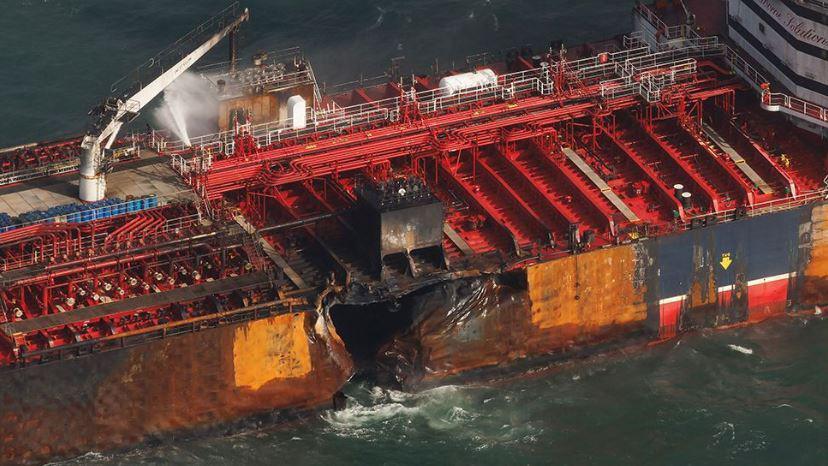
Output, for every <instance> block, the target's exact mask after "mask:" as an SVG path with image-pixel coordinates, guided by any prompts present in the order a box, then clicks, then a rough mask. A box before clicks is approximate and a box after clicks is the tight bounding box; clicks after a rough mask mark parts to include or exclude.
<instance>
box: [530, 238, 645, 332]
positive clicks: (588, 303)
mask: <svg viewBox="0 0 828 466" xmlns="http://www.w3.org/2000/svg"><path fill="white" fill-rule="evenodd" d="M635 270H636V260H635V250H634V249H633V246H631V245H628V246H620V247H614V248H608V249H600V250H597V251H592V252H589V253H586V254H579V255H576V256H569V257H566V258H563V259H560V260H555V261H551V262H546V263H543V264H537V265H533V266H531V267H529V268H528V270H527V275H528V283H529V298H530V300H531V303H532V304H531V306H532V311H531V315H532V323H533V324H534V325H535V326H536V327H538V328H539V329H549V328H553V327H560V326H569V325H574V326H577V327H579V328H582V329H584V330H585V331H586V333H589V331H590V330H591V329H599V328H602V327H606V326H614V325H624V324H628V323H632V322H640V321H643V320H645V319H646V318H647V303H646V300H645V298H644V289H643V287H640V288H638V289H636V287H635V286H634V283H633V275H634V271H635Z"/></svg>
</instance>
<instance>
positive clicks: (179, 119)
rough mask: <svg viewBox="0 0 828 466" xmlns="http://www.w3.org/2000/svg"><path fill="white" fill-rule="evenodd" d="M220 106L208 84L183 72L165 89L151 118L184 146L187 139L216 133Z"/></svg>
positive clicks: (190, 73)
mask: <svg viewBox="0 0 828 466" xmlns="http://www.w3.org/2000/svg"><path fill="white" fill-rule="evenodd" d="M218 111H219V105H218V100H217V99H216V94H215V91H214V90H213V88H212V87H211V86H210V83H209V82H208V81H207V80H206V79H204V78H202V77H201V76H199V75H198V74H196V73H193V72H186V73H184V74H182V75H181V76H180V77H179V78H178V79H176V80H175V81H174V82H173V83H172V84H170V86H169V87H167V89H165V90H164V98H163V99H162V101H161V105H160V106H159V107H158V108H157V109H155V111H154V112H153V117H154V119H155V121H156V123H158V124H159V125H161V126H162V127H163V128H164V129H167V130H168V131H170V132H172V133H173V134H175V135H176V137H178V139H180V140H181V142H182V143H184V145H186V146H190V145H191V140H190V138H192V137H196V136H200V135H203V134H208V133H212V132H215V131H216V130H217V129H218V128H217V127H216V118H217V117H218Z"/></svg>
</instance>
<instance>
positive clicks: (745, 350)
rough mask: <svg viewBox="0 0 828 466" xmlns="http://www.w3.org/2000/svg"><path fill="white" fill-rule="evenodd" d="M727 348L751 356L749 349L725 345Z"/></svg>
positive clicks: (751, 351) (751, 352)
mask: <svg viewBox="0 0 828 466" xmlns="http://www.w3.org/2000/svg"><path fill="white" fill-rule="evenodd" d="M727 347H728V348H730V349H732V350H733V351H737V352H739V353H742V354H753V350H752V349H750V348H745V347H744V346H739V345H727Z"/></svg>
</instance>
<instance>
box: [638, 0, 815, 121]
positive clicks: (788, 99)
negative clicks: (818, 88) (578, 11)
mask: <svg viewBox="0 0 828 466" xmlns="http://www.w3.org/2000/svg"><path fill="white" fill-rule="evenodd" d="M805 1H807V2H809V3H811V4H814V5H818V6H824V5H825V3H826V2H824V1H821V0H805ZM635 9H636V11H637V12H638V13H639V14H640V15H641V17H642V18H644V19H645V20H646V21H648V22H649V23H650V24H651V25H652V26H653V27H654V28H656V30H658V31H661V32H662V33H663V37H665V38H666V39H668V40H669V39H685V41H688V40H689V41H695V42H696V43H701V42H703V41H708V40H714V39H716V38H715V37H702V36H701V35H700V34H699V33H698V32H696V31H695V30H694V29H693V28H692V27H689V26H688V25H684V24H683V25H680V26H667V24H666V23H665V22H664V21H663V20H662V19H661V18H659V16H658V15H657V14H656V13H655V12H654V11H653V10H651V9H650V8H648V7H647V6H646V5H644V4H643V3H639V4H637V5H636V7H635ZM723 52H724V59H725V61H726V62H728V63H729V64H730V65H731V67H732V68H733V70H734V71H735V72H736V73H738V74H739V75H741V76H742V77H743V78H744V79H745V80H746V81H747V82H748V83H749V84H750V85H751V86H752V87H753V88H754V89H755V90H756V91H757V92H759V94H760V97H761V102H762V107H763V108H765V109H766V110H768V111H786V113H790V114H792V115H794V116H799V117H808V118H810V119H814V120H816V122H818V123H819V124H821V125H823V126H828V108H826V107H823V106H821V105H818V104H815V103H813V102H808V101H807V100H804V99H800V98H798V97H795V96H791V95H788V94H786V93H783V92H770V90H769V89H770V84H769V83H770V80H769V79H768V78H767V77H765V75H763V74H762V73H761V72H760V71H759V70H757V69H756V68H755V67H754V66H753V65H751V64H750V63H749V62H748V61H747V60H745V59H744V58H742V57H741V56H740V55H739V54H738V53H737V52H736V51H735V50H734V49H733V48H732V47H730V46H728V45H726V44H723Z"/></svg>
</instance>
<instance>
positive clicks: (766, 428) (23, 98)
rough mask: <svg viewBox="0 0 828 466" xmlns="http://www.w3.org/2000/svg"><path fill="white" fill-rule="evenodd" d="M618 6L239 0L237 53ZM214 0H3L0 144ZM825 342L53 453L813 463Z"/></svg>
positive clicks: (821, 439) (615, 365)
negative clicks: (109, 449) (124, 447)
mask: <svg viewBox="0 0 828 466" xmlns="http://www.w3.org/2000/svg"><path fill="white" fill-rule="evenodd" d="M632 3H633V2H632V0H629V1H628V0H445V1H438V0H407V1H404V0H329V1H321V0H251V1H248V2H246V3H245V5H246V6H248V7H250V9H251V13H252V16H251V22H250V23H249V24H248V25H246V26H244V29H243V31H244V32H243V33H242V35H241V39H240V40H241V42H240V46H241V49H240V51H241V54H242V55H243V56H244V55H247V56H249V55H251V54H252V53H254V52H256V51H258V50H274V49H280V48H285V47H289V46H294V45H299V46H301V47H302V48H303V49H304V50H305V51H306V54H307V56H308V57H309V58H310V59H311V61H312V63H313V65H314V68H315V70H316V72H317V75H318V78H319V80H320V82H325V83H327V84H328V85H333V84H336V83H340V82H345V81H351V80H355V79H359V78H360V77H370V76H375V75H378V74H380V73H381V72H382V71H383V70H384V69H386V68H387V66H388V64H389V60H390V59H391V58H394V57H398V56H405V57H406V61H405V65H404V67H403V69H404V71H407V70H410V69H416V70H420V71H425V72H427V71H429V70H430V68H431V67H432V66H434V65H435V59H436V60H437V62H436V63H437V64H439V66H440V67H441V68H443V69H445V68H446V67H449V66H450V65H451V63H452V61H456V62H457V63H462V60H463V58H464V57H465V56H466V55H470V54H474V53H479V52H484V51H494V52H496V51H499V50H501V49H505V48H509V47H512V46H520V45H523V44H533V45H534V46H535V47H536V48H538V49H539V48H543V47H545V46H546V44H548V42H549V41H550V40H554V39H564V40H565V41H566V42H567V43H569V44H577V43H580V42H584V41H587V40H591V39H599V38H603V37H607V36H611V35H615V34H619V33H623V32H627V31H628V30H629V29H630V28H631V20H630V14H629V13H630V7H631V6H632ZM225 4H226V2H224V1H213V0H199V1H191V2H184V1H176V2H171V1H160V0H140V1H132V0H97V1H91V0H3V1H2V8H0V147H4V146H10V145H15V144H20V143H26V142H31V141H35V140H41V139H47V138H56V137H59V136H65V135H72V134H77V133H79V132H80V131H82V130H83V128H84V127H85V125H86V122H87V120H86V112H87V110H88V109H89V108H90V107H91V106H92V105H94V104H95V103H97V102H98V101H100V100H101V99H103V98H104V97H106V95H107V93H108V91H109V88H110V84H111V83H112V82H114V81H115V80H116V79H118V78H119V77H121V76H122V75H123V74H125V73H128V72H129V71H130V70H131V69H133V68H134V67H135V66H137V65H139V64H140V63H142V62H143V61H144V60H145V59H146V58H148V57H149V56H152V55H153V54H154V53H155V52H156V51H158V50H161V49H163V48H164V47H165V46H166V45H167V44H169V43H171V42H173V41H174V40H175V39H176V38H177V37H179V36H180V35H182V34H183V33H184V32H186V31H187V30H188V29H190V28H191V27H192V26H194V25H195V24H196V23H198V22H199V21H200V20H201V19H203V18H205V17H206V16H209V14H211V13H212V12H215V11H217V10H219V9H221V8H222V7H223V6H224V5H225ZM225 54H226V50H225V49H224V48H223V47H220V48H219V50H218V51H216V53H215V54H213V56H212V58H214V59H216V60H220V59H223V58H224V56H225ZM406 67H407V68H406ZM826 353H828V322H826V321H825V320H821V319H819V318H814V319H810V320H803V319H782V320H777V321H773V322H769V323H766V324H763V325H760V326H755V327H750V328H744V329H738V330H732V331H717V332H714V331H708V332H701V333H696V334H692V335H686V336H683V337H682V338H681V339H679V340H676V341H672V342H669V343H667V344H663V345H659V346H656V347H653V348H651V349H649V350H647V351H639V352H635V353H631V354H626V355H623V354H622V355H618V354H615V355H610V356H601V357H596V358H592V359H590V360H587V361H578V362H575V363H570V364H565V365H562V366H550V367H540V368H535V369H533V370H530V371H526V370H518V369H515V370H514V371H513V373H511V374H510V375H509V376H505V377H502V378H498V379H489V380H469V381H468V382H466V383H460V384H458V385H447V386H441V387H436V388H433V389H430V390H426V391H423V392H419V393H402V392H398V391H394V390H390V389H387V388H382V387H377V386H375V385H374V384H372V383H370V382H368V381H364V380H363V381H354V382H353V383H351V384H350V385H349V386H347V387H346V389H345V391H346V393H347V394H348V395H349V397H350V401H349V406H348V408H347V409H345V410H344V411H340V412H321V413H313V414H310V415H308V416H305V417H303V418H301V419H296V420H292V421H290V422H287V423H277V424H275V425H267V426H265V427H262V428H258V429H257V428H250V429H241V431H236V432H235V433H233V434H230V435H220V434H212V435H205V436H200V437H196V438H184V439H166V440H164V441H163V442H160V443H158V444H153V445H151V446H143V447H140V448H137V449H135V450H132V451H130V452H126V453H121V454H116V455H105V454H100V453H97V452H89V453H88V454H86V455H84V456H82V457H79V458H76V459H73V460H70V461H67V462H64V463H61V464H67V465H85V464H102V465H109V464H123V465H129V464H164V465H165V464H236V465H239V464H277V463H290V464H295V465H303V464H309V465H311V464H329V465H336V464H572V465H580V464H636V465H637V464H724V463H729V464H751V465H752V464H770V465H787V464H828V443H826V442H825V438H826V435H828V424H827V423H828V362H826V361H828V359H826ZM0 409H1V408H0Z"/></svg>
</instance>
